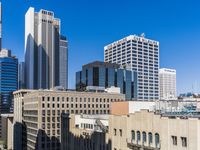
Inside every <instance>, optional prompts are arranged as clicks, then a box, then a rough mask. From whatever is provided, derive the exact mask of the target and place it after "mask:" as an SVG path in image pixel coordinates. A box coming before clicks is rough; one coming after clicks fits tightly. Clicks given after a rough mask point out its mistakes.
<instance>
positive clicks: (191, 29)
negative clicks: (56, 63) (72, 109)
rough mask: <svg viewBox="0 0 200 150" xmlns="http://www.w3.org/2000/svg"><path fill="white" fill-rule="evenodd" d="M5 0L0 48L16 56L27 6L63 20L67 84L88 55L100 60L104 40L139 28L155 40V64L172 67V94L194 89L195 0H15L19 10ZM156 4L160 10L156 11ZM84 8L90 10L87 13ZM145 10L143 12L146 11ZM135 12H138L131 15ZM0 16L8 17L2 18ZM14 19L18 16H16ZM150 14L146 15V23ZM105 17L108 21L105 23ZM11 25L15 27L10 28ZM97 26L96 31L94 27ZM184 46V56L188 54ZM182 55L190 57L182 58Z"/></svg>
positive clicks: (20, 50)
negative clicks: (121, 2)
mask: <svg viewBox="0 0 200 150" xmlns="http://www.w3.org/2000/svg"><path fill="white" fill-rule="evenodd" d="M9 2H12V1H2V7H3V8H2V9H3V14H2V15H3V27H2V28H3V30H2V31H3V36H2V37H3V38H2V39H3V42H2V43H3V48H9V49H11V50H12V51H13V54H15V55H16V56H17V57H18V58H19V60H22V58H23V57H24V14H25V12H26V11H27V10H28V8H29V7H30V6H32V7H35V8H36V10H37V11H39V10H40V9H47V10H51V11H54V12H55V13H56V14H57V15H56V16H58V17H59V18H61V20H62V24H63V26H62V29H61V31H62V33H63V34H64V35H66V36H67V38H68V39H69V88H74V87H75V72H76V71H78V70H80V69H81V66H82V64H86V63H88V62H90V61H93V60H103V47H104V46H105V45H107V44H109V43H111V42H113V41H116V40H118V39H121V38H123V37H125V36H128V35H131V34H138V35H139V34H140V33H142V32H144V33H145V34H146V37H147V38H150V39H155V40H157V41H159V42H160V67H166V68H172V69H176V70H177V91H178V93H182V92H189V91H192V90H195V86H196V89H197V88H198V89H200V81H199V80H198V75H199V74H200V70H198V64H199V63H200V62H199V60H198V54H199V52H198V48H199V47H200V45H199V44H198V43H197V41H198V34H199V33H200V29H199V28H198V25H199V24H200V22H198V21H196V20H195V18H196V17H197V16H198V15H199V14H200V12H199V11H198V9H197V8H198V3H197V4H196V3H188V4H187V3H185V2H182V3H181V4H180V3H178V2H174V3H173V6H171V4H172V1H169V2H167V3H160V2H158V1H156V2H151V3H153V4H152V8H151V9H150V8H148V2H146V3H147V4H145V5H144V7H143V10H145V11H140V9H141V8H137V7H138V6H141V5H142V4H144V3H145V2H135V3H132V2H131V1H127V3H126V4H124V5H123V7H122V8H121V7H120V5H119V4H116V3H115V4H114V5H111V2H109V3H105V1H103V2H102V3H101V4H95V3H94V2H92V1H87V2H86V3H84V2H79V3H75V2H70V3H67V4H68V5H67V6H65V3H64V2H65V1H60V3H59V4H57V3H55V4H54V3H53V2H52V3H51V4H47V3H45V1H42V2H40V3H39V2H38V1H36V2H32V1H31V2H26V3H25V4H23V5H22V3H23V2H22V3H20V2H19V3H16V6H18V5H19V6H20V8H21V9H20V11H19V9H17V8H18V7H16V6H15V5H9ZM13 3H15V2H13ZM178 4H180V5H181V8H179V9H178V10H176V8H177V7H179V5H178ZM55 5H56V7H55ZM75 5H76V7H75V8H77V9H79V11H82V13H81V14H80V13H77V12H76V13H74V10H73V9H71V8H70V7H72V8H74V7H73V6H75ZM97 5H98V6H97ZM109 6H113V7H114V6H115V7H114V8H112V7H109ZM131 6H134V7H131ZM158 6H159V7H158ZM102 8H103V9H102ZM120 8H121V9H120ZM168 8H170V10H171V11H170V12H169V11H166V10H168ZM86 9H87V10H86ZM154 9H155V10H154ZM156 9H158V12H159V13H160V14H157V11H156ZM162 9H163V10H162ZM11 10H12V12H11ZM101 10H103V11H101ZM112 10H113V11H112ZM118 10H121V11H118ZM132 10H135V11H134V13H132V12H133V11H132ZM15 12H18V13H15ZM90 12H93V13H94V14H93V15H89V14H91V13H90ZM147 12H148V16H147V15H146V13H147ZM137 14H139V15H138V16H137ZM6 16H10V17H8V18H7V17H6ZM183 16H185V17H183ZM195 16H196V17H195ZM132 17H133V18H132ZM15 18H18V21H16V19H15ZM130 18H132V19H130ZM141 18H143V19H141ZM144 18H145V19H144ZM117 19H118V20H117ZM150 19H152V20H151V21H150V24H148V21H149V20H150ZM158 20H159V21H158ZM166 20H168V21H169V22H167V21H166ZM109 21H110V22H112V23H111V24H110V23H109ZM122 21H124V22H122ZM13 23H15V26H16V27H15V28H12V26H11V25H12V24H13ZM132 24H133V25H132ZM113 25H115V26H113ZM124 27H126V28H124ZM16 28H18V29H19V30H16ZM97 28H98V29H99V30H96V29H97ZM165 30H166V31H165ZM191 37H192V38H191ZM11 43H12V44H11ZM188 51H189V52H190V53H189V54H190V55H188ZM89 54H91V55H89ZM82 56H87V57H82ZM186 59H189V60H190V61H185V60H186ZM77 60H78V63H77ZM72 64H73V65H72ZM192 66H193V67H192ZM189 67H190V70H189V71H188V69H187V68H189ZM196 68H197V69H196ZM194 72H195V73H194ZM188 77H189V78H188ZM195 84H196V85H195ZM194 92H196V91H194ZM198 92H199V90H198Z"/></svg>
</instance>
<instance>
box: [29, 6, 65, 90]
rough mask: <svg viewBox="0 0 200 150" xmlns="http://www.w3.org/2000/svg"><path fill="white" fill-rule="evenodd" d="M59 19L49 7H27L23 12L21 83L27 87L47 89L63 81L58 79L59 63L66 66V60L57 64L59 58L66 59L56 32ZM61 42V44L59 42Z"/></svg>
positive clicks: (59, 25) (58, 30)
mask: <svg viewBox="0 0 200 150" xmlns="http://www.w3.org/2000/svg"><path fill="white" fill-rule="evenodd" d="M60 28H61V24H60V19H58V18H55V17H54V13H53V12H52V11H47V10H43V9H42V10H40V11H39V12H35V9H34V8H32V7H30V8H29V9H28V11H27V13H26V15H25V83H26V88H27V89H50V88H53V87H55V86H60V85H66V80H63V79H62V80H61V81H63V82H65V83H60V76H61V77H63V76H65V75H66V69H64V73H65V74H64V75H60V73H62V71H60V68H61V67H60V65H62V67H63V68H67V66H64V65H67V63H64V62H63V63H62V64H60V59H62V60H64V61H67V58H60V51H61V54H64V55H65V57H67V56H66V54H67V52H64V51H65V50H66V51H67V48H66V43H65V42H64V41H65V39H64V40H63V39H62V37H61V34H60ZM62 45H63V46H62ZM65 77H66V78H67V76H65Z"/></svg>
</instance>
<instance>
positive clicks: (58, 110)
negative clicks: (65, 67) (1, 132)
mask: <svg viewBox="0 0 200 150" xmlns="http://www.w3.org/2000/svg"><path fill="white" fill-rule="evenodd" d="M14 97H15V99H14V101H15V105H14V106H15V108H14V123H15V125H16V128H15V125H14V133H18V137H20V139H19V138H17V137H16V136H15V135H16V134H15V135H14V143H16V142H15V140H16V141H19V140H21V147H25V148H27V149H60V142H61V139H60V134H61V133H60V128H61V124H60V115H61V114H62V113H69V114H94V115H95V114H109V113H110V105H111V102H112V101H121V100H125V95H124V94H114V93H106V92H76V91H59V90H32V91H26V90H25V91H23V90H19V91H16V92H15V93H14ZM15 113H16V114H15ZM18 125H19V126H18ZM20 125H21V126H20ZM17 127H20V128H21V131H20V130H17V131H16V130H15V129H18V128H17ZM21 135H22V136H21ZM19 142H20V141H19ZM17 146H19V145H17Z"/></svg>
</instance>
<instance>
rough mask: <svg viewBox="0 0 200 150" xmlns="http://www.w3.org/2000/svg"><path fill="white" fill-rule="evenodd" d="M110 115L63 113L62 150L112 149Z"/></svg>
mask: <svg viewBox="0 0 200 150" xmlns="http://www.w3.org/2000/svg"><path fill="white" fill-rule="evenodd" d="M108 122H109V116H108V115H70V116H68V115H66V114H65V115H63V116H62V128H61V131H62V133H61V134H62V135H61V139H62V140H61V143H62V150H72V149H73V150H110V149H111V141H110V140H109V136H108Z"/></svg>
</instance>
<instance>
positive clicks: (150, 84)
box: [104, 35, 159, 101]
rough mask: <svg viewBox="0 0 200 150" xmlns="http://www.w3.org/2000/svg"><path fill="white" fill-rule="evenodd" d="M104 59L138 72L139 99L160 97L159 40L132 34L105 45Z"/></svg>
mask: <svg viewBox="0 0 200 150" xmlns="http://www.w3.org/2000/svg"><path fill="white" fill-rule="evenodd" d="M104 61H105V62H110V63H117V64H120V65H122V66H125V67H127V68H130V69H131V70H133V71H136V72H137V99H138V100H146V101H147V100H158V99H159V72H158V71H159V42H158V41H154V40H150V39H147V38H145V37H144V35H142V36H136V35H130V36H127V37H125V38H123V39H121V40H118V41H115V42H113V43H111V44H109V45H107V46H105V47H104Z"/></svg>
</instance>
